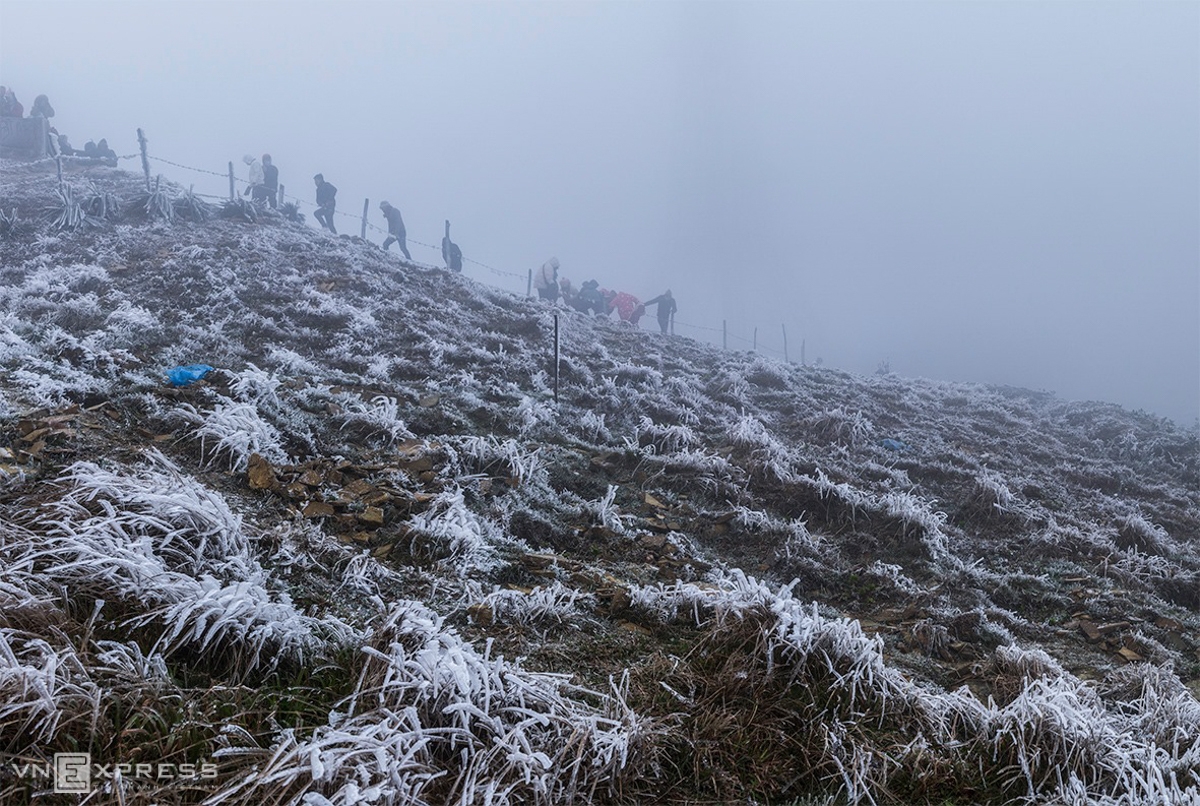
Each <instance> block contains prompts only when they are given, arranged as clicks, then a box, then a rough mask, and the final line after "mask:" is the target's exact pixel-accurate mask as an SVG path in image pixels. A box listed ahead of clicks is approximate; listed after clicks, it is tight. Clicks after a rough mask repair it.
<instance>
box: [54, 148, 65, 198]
mask: <svg viewBox="0 0 1200 806" xmlns="http://www.w3.org/2000/svg"><path fill="white" fill-rule="evenodd" d="M54 165H55V167H57V168H58V192H59V193H62V192H63V183H62V155H61V154H60V155H58V156H56V157H55V158H54Z"/></svg>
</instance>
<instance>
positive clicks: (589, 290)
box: [571, 280, 608, 315]
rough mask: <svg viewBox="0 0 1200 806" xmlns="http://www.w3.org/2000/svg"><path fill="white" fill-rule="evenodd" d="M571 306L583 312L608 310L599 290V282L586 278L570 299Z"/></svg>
mask: <svg viewBox="0 0 1200 806" xmlns="http://www.w3.org/2000/svg"><path fill="white" fill-rule="evenodd" d="M571 307H572V308H574V309H575V310H577V311H581V312H583V313H592V314H597V315H599V314H601V313H606V312H607V311H608V302H607V300H605V299H604V294H602V293H601V292H600V283H598V282H597V281H595V280H587V281H586V282H584V283H583V285H581V286H579V293H578V294H576V295H575V296H574V298H572V300H571Z"/></svg>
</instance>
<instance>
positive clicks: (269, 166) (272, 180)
mask: <svg viewBox="0 0 1200 806" xmlns="http://www.w3.org/2000/svg"><path fill="white" fill-rule="evenodd" d="M262 171H263V188H264V189H265V190H266V194H267V204H269V205H271V209H275V206H276V205H275V197H276V196H277V195H278V194H279V169H278V168H276V167H275V163H273V162H271V155H270V154H263V155H262ZM255 201H258V200H257V199H255Z"/></svg>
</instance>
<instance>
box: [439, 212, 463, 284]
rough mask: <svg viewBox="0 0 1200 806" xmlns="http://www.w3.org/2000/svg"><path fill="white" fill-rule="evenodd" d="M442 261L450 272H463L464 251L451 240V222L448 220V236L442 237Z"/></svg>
mask: <svg viewBox="0 0 1200 806" xmlns="http://www.w3.org/2000/svg"><path fill="white" fill-rule="evenodd" d="M442 260H444V261H445V262H446V268H448V269H450V271H462V250H461V249H459V248H458V244H456V243H455V242H454V241H452V240H450V221H449V219H447V220H446V234H445V235H444V236H442Z"/></svg>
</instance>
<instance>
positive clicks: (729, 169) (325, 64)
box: [0, 0, 1200, 425]
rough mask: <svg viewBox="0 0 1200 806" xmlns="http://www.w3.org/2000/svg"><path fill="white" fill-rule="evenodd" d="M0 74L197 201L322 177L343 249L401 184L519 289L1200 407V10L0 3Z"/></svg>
mask: <svg viewBox="0 0 1200 806" xmlns="http://www.w3.org/2000/svg"><path fill="white" fill-rule="evenodd" d="M0 83H2V84H4V85H5V86H9V87H11V88H13V89H14V91H15V92H16V94H17V97H18V98H19V100H20V101H21V102H22V103H23V104H24V105H25V107H26V109H28V108H29V107H30V106H31V104H32V102H33V99H34V97H35V96H36V95H39V94H42V93H45V94H47V95H48V96H49V98H50V100H51V102H52V103H53V105H54V107H55V109H56V111H57V115H56V117H55V118H54V120H53V121H52V122H53V123H54V125H55V126H56V127H57V128H58V130H59V131H60V132H62V133H65V134H67V135H68V136H69V137H70V138H71V141H72V143H73V144H74V145H75V146H76V147H80V146H82V144H83V143H84V142H85V141H86V140H88V139H98V138H100V137H106V138H107V139H108V140H109V143H110V144H111V145H112V147H113V148H114V149H115V150H116V152H117V153H118V154H119V155H122V156H126V155H132V154H135V153H136V152H137V142H136V137H135V130H136V129H137V128H138V127H141V128H143V129H144V130H145V131H146V134H147V136H148V137H149V141H150V144H149V150H150V154H151V156H152V157H156V158H157V159H156V160H154V161H153V162H152V163H151V165H152V170H154V171H155V172H156V173H159V172H161V173H162V174H163V176H164V177H165V178H167V179H171V180H173V181H176V182H179V183H181V184H183V185H185V186H188V185H194V186H195V189H196V190H197V191H198V192H203V193H210V194H214V195H220V194H223V193H226V192H227V189H228V182H227V180H226V179H225V178H224V177H223V176H222V175H221V174H224V173H225V171H226V166H227V164H228V163H229V162H230V161H233V162H234V164H235V166H236V171H237V174H238V177H239V179H243V180H244V179H245V166H244V165H242V164H241V158H242V155H243V154H255V155H260V154H262V153H264V152H269V153H270V154H271V155H272V156H273V158H274V162H275V164H276V165H278V166H279V168H280V174H281V177H280V178H281V181H282V182H283V183H284V185H285V188H286V190H287V193H288V195H293V196H297V197H299V199H300V200H302V202H304V204H303V205H302V208H301V209H303V210H306V211H307V212H308V213H309V214H310V215H309V220H310V222H311V221H312V218H311V210H312V206H311V202H312V200H313V190H314V187H313V181H312V176H313V174H315V173H317V172H321V173H323V174H324V176H325V177H326V178H327V179H328V180H329V181H331V182H332V183H334V184H335V185H337V186H338V188H339V194H338V202H339V212H342V213H346V214H347V215H346V216H343V218H342V219H341V220H340V221H339V229H340V230H341V231H342V232H348V233H351V234H357V232H358V231H359V225H358V224H357V222H356V221H355V220H354V217H357V216H359V215H361V213H362V209H363V200H364V199H370V204H369V209H370V221H371V223H372V224H374V225H376V226H379V225H382V223H383V219H382V216H381V214H380V212H379V210H378V206H377V205H378V202H379V201H380V200H384V199H387V200H389V201H390V202H391V203H392V204H393V205H395V206H396V207H398V208H399V209H400V210H401V211H402V213H403V215H404V219H405V222H406V224H407V228H408V234H409V238H410V249H412V254H413V257H414V258H415V259H417V260H419V261H423V262H429V263H440V261H441V258H440V254H439V251H438V250H437V249H434V248H430V247H427V246H425V245H426V244H431V245H435V246H436V245H437V244H440V239H441V236H442V231H443V222H444V221H445V220H446V219H449V220H451V221H452V222H453V231H454V238H455V240H456V241H457V242H458V243H459V244H460V245H461V246H462V248H463V252H464V254H465V256H466V257H467V259H468V263H467V269H466V270H467V273H468V274H469V275H471V276H475V277H477V278H478V279H480V280H483V281H485V282H489V283H491V284H493V285H498V286H500V287H503V288H507V289H509V290H512V291H516V292H520V293H524V291H525V279H524V278H525V274H526V272H527V271H528V270H530V269H536V268H537V267H538V266H539V265H540V264H541V263H542V262H543V261H545V260H546V259H547V258H549V257H550V256H551V255H554V256H557V257H558V258H559V260H560V262H561V264H562V271H561V274H562V275H563V276H566V277H569V278H571V279H572V280H573V281H574V282H575V283H576V284H578V283H579V282H581V281H583V280H586V279H590V278H595V279H597V280H598V281H599V282H600V284H601V285H602V286H606V287H609V288H614V289H618V290H623V291H628V292H630V293H632V294H635V295H637V296H639V297H641V298H642V299H647V298H649V297H652V296H655V295H657V294H659V293H660V292H662V291H663V290H664V289H667V288H670V289H672V291H673V292H674V295H675V297H676V298H677V299H678V301H679V313H678V317H677V326H676V330H677V333H678V334H679V335H686V336H693V337H697V338H703V339H706V340H710V341H715V342H717V343H720V342H721V340H722V338H723V334H722V327H723V323H725V326H726V327H727V335H726V336H725V338H727V340H728V344H729V347H730V348H731V349H750V348H751V346H752V344H753V342H754V341H755V339H757V343H758V347H759V349H760V351H762V352H765V353H766V354H768V355H772V356H776V357H782V355H783V353H782V351H783V348H784V345H783V328H784V327H786V329H787V335H788V339H789V345H788V349H789V357H790V358H791V359H792V360H800V358H801V355H802V354H801V344H802V343H803V350H804V352H803V356H804V358H805V359H806V360H807V361H808V362H810V363H811V362H814V361H817V360H821V361H823V362H824V363H825V364H826V365H828V366H834V367H840V368H844V369H848V370H851V371H854V372H861V373H870V372H874V371H876V370H877V369H878V368H880V367H881V365H883V364H886V365H887V366H889V367H890V369H891V370H892V371H895V372H897V373H899V374H901V375H915V376H926V377H931V378H938V379H948V380H970V381H988V382H997V383H1008V384H1014V385H1019V386H1028V387H1032V388H1044V389H1049V390H1052V391H1054V392H1056V393H1057V394H1058V395H1059V396H1061V397H1063V398H1066V399H1099V400H1107V401H1112V402H1116V403H1120V404H1122V405H1124V406H1127V407H1130V408H1141V409H1145V410H1147V411H1150V412H1153V413H1155V414H1159V415H1162V416H1167V417H1171V418H1173V419H1175V420H1177V421H1179V422H1180V423H1182V424H1184V425H1191V424H1192V423H1193V422H1194V421H1195V418H1196V416H1197V412H1198V410H1200V269H1198V266H1200V156H1198V150H1197V146H1196V144H1197V142H1200V5H1197V4H1194V3H1105V4H1092V3H1065V2H1064V3H988V4H975V3H970V4H968V3H962V4H948V3H917V2H913V3H903V4H883V3H836V4H835V3H799V2H796V3H777V4H757V3H740V2H739V3H700V2H685V3H652V4H633V3H608V2H601V3H593V2H572V3H563V4H556V3H510V2H497V3H486V4H485V3H448V4H447V3H432V2H428V3H427V2H420V3H403V4H399V3H397V4H384V3H359V2H344V3H337V4H328V3H321V4H316V3H305V2H294V3H286V4H284V3H274V2H243V3H226V2H187V3H183V2H181V3H112V2H79V3H66V2H44V1H39V2H36V3H35V2H17V1H15V0H5V2H4V3H3V5H2V6H0ZM160 160H169V161H170V162H171V163H177V164H176V165H172V164H169V163H167V162H162V161H160ZM121 164H122V167H126V168H128V169H129V170H135V171H136V170H138V169H139V168H140V165H139V161H138V160H136V159H131V160H127V161H122V163H121ZM182 166H187V167H182ZM189 168H199V169H203V170H204V171H209V172H211V173H201V172H199V171H196V170H189ZM0 196H2V193H0ZM370 237H371V238H372V239H373V240H375V241H377V242H378V241H380V240H382V238H381V237H380V236H379V235H378V234H377V233H374V232H372V233H371V235H370ZM471 261H478V262H471ZM493 269H494V270H498V272H497V271H493ZM643 327H644V328H646V329H647V330H650V329H654V328H655V325H654V323H653V318H652V317H651V318H649V319H648V321H646V320H644V321H643ZM756 329H757V335H756V334H755V330H756Z"/></svg>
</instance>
